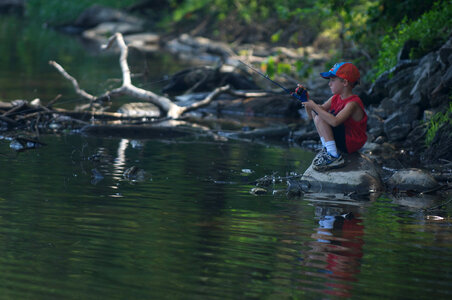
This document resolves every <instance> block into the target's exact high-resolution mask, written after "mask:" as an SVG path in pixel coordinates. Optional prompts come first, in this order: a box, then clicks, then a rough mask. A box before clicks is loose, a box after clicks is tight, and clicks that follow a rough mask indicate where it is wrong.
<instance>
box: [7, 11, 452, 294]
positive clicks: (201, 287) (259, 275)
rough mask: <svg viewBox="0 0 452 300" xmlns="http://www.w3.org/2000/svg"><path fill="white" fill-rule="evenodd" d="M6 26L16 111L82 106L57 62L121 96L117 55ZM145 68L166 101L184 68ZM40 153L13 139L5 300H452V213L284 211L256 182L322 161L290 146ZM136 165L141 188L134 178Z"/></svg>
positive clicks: (54, 138)
mask: <svg viewBox="0 0 452 300" xmlns="http://www.w3.org/2000/svg"><path fill="white" fill-rule="evenodd" d="M0 28H1V32H0V41H1V43H0V51H1V52H2V53H1V55H0V60H1V70H0V84H1V91H0V92H1V94H0V97H1V98H2V100H4V101H9V100H13V99H19V98H21V99H26V100H32V99H34V98H37V97H38V98H41V100H43V101H44V102H46V101H50V100H51V99H53V98H54V97H55V96H56V95H57V94H62V95H63V97H62V98H61V100H60V101H61V102H60V105H61V106H67V107H73V106H74V105H75V104H77V103H80V102H81V99H79V98H78V97H77V96H75V95H74V92H73V90H72V87H71V86H70V84H69V83H68V82H66V81H65V80H64V79H62V78H61V76H60V75H59V74H57V72H56V71H54V70H53V69H52V68H51V67H50V66H48V64H47V61H48V60H57V61H58V62H59V63H61V64H62V65H63V66H64V67H65V68H66V69H67V71H68V72H69V73H71V74H72V75H74V77H76V78H78V79H79V81H80V84H81V86H82V87H83V88H86V89H87V90H89V91H90V92H92V93H94V94H98V93H101V92H102V91H103V90H104V89H105V88H108V87H109V85H114V84H117V82H115V81H112V80H110V79H111V78H118V77H119V76H120V72H119V68H118V66H117V57H116V55H115V54H113V53H109V54H101V53H98V52H96V51H92V48H89V49H87V48H85V47H84V46H82V43H81V42H80V41H79V40H77V38H75V37H71V36H64V35H60V34H58V33H56V32H53V31H51V30H46V29H44V28H39V27H38V28H37V27H36V26H26V24H23V23H22V22H18V21H16V20H13V19H12V20H11V19H3V20H2V22H0ZM140 55H142V54H140V53H135V55H133V54H132V57H131V61H132V63H131V64H132V65H133V66H134V68H135V70H136V71H135V72H137V73H139V72H140V68H143V72H142V73H143V76H144V77H143V78H144V79H139V80H142V82H143V85H144V86H145V87H146V88H149V89H154V88H155V89H156V91H158V88H159V86H158V84H153V83H152V82H155V81H158V80H159V78H161V77H162V74H170V73H173V72H175V71H178V70H180V69H182V68H183V67H184V64H183V63H181V62H176V61H175V60H174V59H172V58H171V57H170V56H168V55H163V54H162V55H154V56H147V57H146V62H147V63H146V64H145V65H146V67H143V66H142V63H140V62H142V61H143V60H142V59H140ZM141 58H142V57H141ZM134 61H135V64H134V63H133V62H134ZM146 82H147V83H146ZM146 84H147V85H146ZM40 141H41V142H43V143H45V146H43V147H41V148H38V149H35V150H31V151H25V152H20V153H16V152H15V151H14V150H12V149H11V148H10V145H9V141H8V140H5V139H3V140H0V182H1V185H0V240H1V242H0V270H1V272H0V278H1V280H0V295H1V298H2V299H248V298H258V299H261V298H262V299H285V298H286V299H334V298H352V299H362V298H369V299H376V298H378V299H379V298H401V299H431V298H438V299H446V298H450V297H451V296H452V295H451V294H452V285H451V282H452V273H451V270H452V251H451V250H452V226H451V221H450V216H451V212H452V207H451V205H450V204H446V205H444V206H442V207H439V208H437V209H428V208H431V207H434V206H436V205H438V204H441V203H444V202H447V199H438V198H428V197H427V196H425V197H418V198H409V197H402V198H393V197H390V195H382V196H380V197H379V198H378V199H373V200H372V201H371V200H361V201H345V199H342V198H341V197H340V196H339V197H338V196H336V197H315V196H314V197H312V196H310V195H304V196H301V197H287V196H286V195H285V193H284V189H285V186H284V185H281V184H277V183H275V185H273V186H270V188H269V190H270V192H269V193H267V194H265V195H261V196H255V195H253V194H251V193H250V190H251V189H252V188H253V187H254V185H253V184H252V183H253V181H254V180H256V179H257V178H261V177H263V176H265V175H271V174H274V173H276V174H278V175H281V176H286V175H290V174H300V173H302V172H303V171H304V170H305V169H306V168H307V167H308V166H309V164H310V162H311V160H312V158H313V156H314V154H313V153H312V152H311V151H309V150H305V149H302V148H299V147H296V146H293V145H281V144H279V145H277V144H271V143H266V144H259V143H246V142H238V141H230V142H219V141H213V140H210V139H202V138H200V139H191V138H183V139H177V140H164V139H160V140H149V139H143V140H129V139H118V138H94V137H89V136H83V135H80V134H78V133H71V132H67V133H64V134H59V135H45V136H41V137H40ZM132 166H136V167H138V168H139V169H140V170H141V172H140V176H138V177H133V178H128V177H125V176H124V172H125V171H126V170H127V169H129V168H130V167H132ZM344 198H345V197H344ZM426 208H427V210H426ZM344 215H345V217H344ZM431 215H435V216H441V217H443V218H444V219H439V220H438V219H433V217H429V216H431Z"/></svg>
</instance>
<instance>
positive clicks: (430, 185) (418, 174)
mask: <svg viewBox="0 0 452 300" xmlns="http://www.w3.org/2000/svg"><path fill="white" fill-rule="evenodd" d="M387 185H388V188H390V189H394V188H396V189H397V190H415V191H427V190H431V189H434V188H436V187H438V185H439V184H438V182H437V181H436V180H435V178H434V177H433V176H432V175H431V174H430V173H429V172H427V171H425V170H421V169H415V168H412V169H404V170H399V171H397V172H395V173H394V174H393V175H392V176H391V177H390V178H389V179H388V182H387Z"/></svg>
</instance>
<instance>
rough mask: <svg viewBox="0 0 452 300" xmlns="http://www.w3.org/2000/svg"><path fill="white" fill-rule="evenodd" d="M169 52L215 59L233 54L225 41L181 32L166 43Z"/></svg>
mask: <svg viewBox="0 0 452 300" xmlns="http://www.w3.org/2000/svg"><path fill="white" fill-rule="evenodd" d="M166 48H167V50H168V51H169V52H171V53H174V54H178V55H179V56H181V57H182V58H184V57H190V58H191V59H193V58H192V57H193V56H195V57H198V58H199V59H200V60H207V61H217V60H218V59H224V60H226V59H227V58H228V57H230V56H233V55H235V53H234V51H233V50H232V49H231V48H230V47H229V46H228V45H227V44H225V43H220V42H215V41H212V40H209V39H206V38H203V37H192V36H190V35H188V34H182V35H181V36H179V37H178V38H176V39H174V40H171V41H169V42H168V43H167V44H166Z"/></svg>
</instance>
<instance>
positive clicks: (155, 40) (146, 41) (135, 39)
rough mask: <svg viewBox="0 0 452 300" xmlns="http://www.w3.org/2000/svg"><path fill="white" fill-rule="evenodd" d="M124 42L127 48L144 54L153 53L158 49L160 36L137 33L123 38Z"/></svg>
mask: <svg viewBox="0 0 452 300" xmlns="http://www.w3.org/2000/svg"><path fill="white" fill-rule="evenodd" d="M124 41H125V42H126V44H127V45H128V46H129V47H133V48H136V49H139V50H140V51H144V52H155V51H157V50H159V49H160V36H159V35H157V34H154V33H149V32H148V33H137V34H128V35H126V36H124Z"/></svg>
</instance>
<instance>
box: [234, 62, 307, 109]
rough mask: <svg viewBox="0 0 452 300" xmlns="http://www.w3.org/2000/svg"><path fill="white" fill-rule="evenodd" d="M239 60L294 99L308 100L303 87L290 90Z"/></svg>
mask: <svg viewBox="0 0 452 300" xmlns="http://www.w3.org/2000/svg"><path fill="white" fill-rule="evenodd" d="M239 62H241V63H242V64H244V65H245V66H246V67H248V68H250V69H251V70H253V71H254V72H256V73H257V74H259V75H261V76H262V77H264V78H265V79H267V80H269V81H270V82H272V83H273V84H275V85H277V86H279V87H280V88H282V89H283V90H284V91H285V92H286V93H287V94H289V95H291V96H292V97H294V98H295V99H297V100H299V101H301V102H306V101H308V97H307V96H308V95H307V93H308V92H307V91H306V89H305V88H301V89H300V91H299V89H298V88H297V89H296V92H292V91H290V90H289V89H287V88H285V87H284V86H282V85H281V84H279V83H278V82H276V81H274V80H272V79H270V77H268V75H267V74H264V73H262V72H260V71H259V70H257V69H255V68H254V67H252V66H250V65H249V64H247V63H244V62H243V61H241V60H240V59H239Z"/></svg>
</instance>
